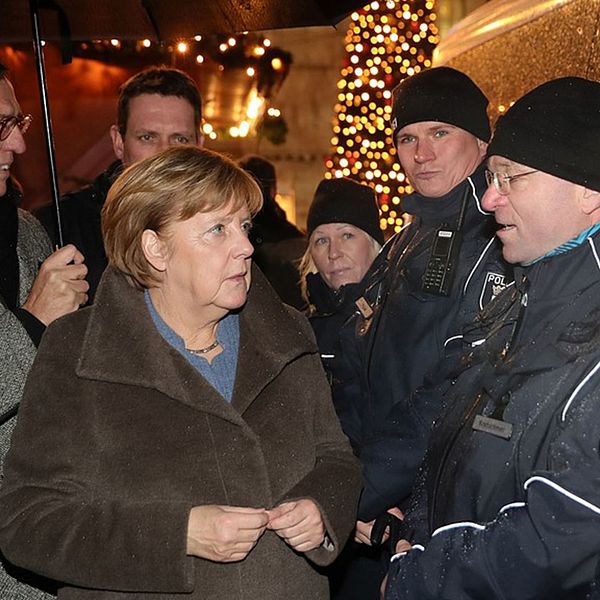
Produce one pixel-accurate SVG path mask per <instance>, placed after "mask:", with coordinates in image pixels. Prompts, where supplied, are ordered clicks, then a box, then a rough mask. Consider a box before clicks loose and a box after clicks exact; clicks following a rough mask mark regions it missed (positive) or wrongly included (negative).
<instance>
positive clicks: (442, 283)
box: [421, 185, 470, 296]
mask: <svg viewBox="0 0 600 600" xmlns="http://www.w3.org/2000/svg"><path fill="white" fill-rule="evenodd" d="M469 191H470V190H469V186H468V185H467V187H466V189H465V193H464V195H463V199H462V205H461V209H460V214H459V216H458V222H457V224H456V227H449V226H448V225H445V224H444V225H442V226H441V227H439V228H438V230H437V231H436V232H435V239H434V240H433V246H432V248H431V256H430V257H429V262H428V263H427V268H426V269H425V273H424V275H423V284H422V286H421V289H422V290H423V291H424V292H427V293H429V294H435V295H437V296H449V295H450V292H451V291H452V284H453V283H454V278H455V277H456V271H457V268H458V258H459V255H460V246H461V244H462V232H461V230H462V226H463V222H464V220H465V211H466V208H467V202H468V199H469Z"/></svg>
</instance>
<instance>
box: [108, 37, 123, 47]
mask: <svg viewBox="0 0 600 600" xmlns="http://www.w3.org/2000/svg"><path fill="white" fill-rule="evenodd" d="M110 43H111V44H112V45H113V46H115V48H118V47H119V46H120V45H121V42H120V41H119V40H117V39H116V38H113V39H112V40H110Z"/></svg>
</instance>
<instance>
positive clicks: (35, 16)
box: [29, 0, 64, 246]
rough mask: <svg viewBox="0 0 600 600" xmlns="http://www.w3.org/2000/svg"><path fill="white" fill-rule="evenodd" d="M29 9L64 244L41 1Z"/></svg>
mask: <svg viewBox="0 0 600 600" xmlns="http://www.w3.org/2000/svg"><path fill="white" fill-rule="evenodd" d="M29 10H30V12H31V29H32V32H33V50H34V54H35V59H36V66H37V75H38V86H39V89H40V98H41V101H42V115H43V122H44V132H45V140H46V151H47V153H48V167H49V172H50V187H51V190H50V191H51V193H52V202H53V203H54V208H55V211H56V231H57V234H58V243H59V244H60V245H61V246H62V245H63V244H64V240H63V233H62V221H61V218H60V205H59V203H60V192H59V190H58V177H57V174H56V154H55V152H54V135H53V132H52V122H51V120H50V104H49V100H48V88H47V86H46V69H45V67H44V51H43V49H42V41H41V36H40V11H39V1H38V0H29Z"/></svg>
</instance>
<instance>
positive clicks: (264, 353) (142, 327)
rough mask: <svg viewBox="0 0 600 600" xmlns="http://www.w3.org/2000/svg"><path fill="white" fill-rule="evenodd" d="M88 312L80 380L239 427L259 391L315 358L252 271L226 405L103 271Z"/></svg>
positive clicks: (113, 275) (139, 301)
mask: <svg viewBox="0 0 600 600" xmlns="http://www.w3.org/2000/svg"><path fill="white" fill-rule="evenodd" d="M85 310H88V311H90V317H89V320H88V324H87V328H86V332H85V338H84V342H83V347H82V353H81V357H80V359H79V363H78V366H77V370H76V372H77V375H78V376H79V377H82V378H85V379H94V380H100V381H109V382H113V383H122V384H126V385H132V386H136V387H141V388H148V389H155V390H158V391H159V392H161V393H163V394H165V395H166V396H168V397H170V398H172V399H174V400H176V401H179V402H183V403H185V404H187V405H189V406H191V407H193V408H195V409H197V410H201V411H204V412H207V413H210V414H213V415H215V416H218V417H220V418H222V419H226V420H228V421H231V422H233V423H236V424H238V425H243V424H244V422H243V420H242V417H241V415H242V413H243V412H244V411H245V410H246V409H247V408H248V406H250V404H251V403H252V402H254V400H255V399H256V398H257V396H258V395H259V394H260V392H261V391H262V390H263V389H264V388H265V387H266V386H267V385H268V384H269V383H270V382H271V381H272V380H273V379H274V378H275V377H277V375H278V374H279V373H280V372H281V371H282V369H283V368H284V367H285V366H286V365H287V364H289V363H290V362H291V361H293V360H294V359H296V358H297V357H299V356H301V355H303V354H307V353H311V354H312V353H316V352H317V346H316V343H315V342H314V339H312V337H311V335H310V326H309V325H308V322H305V320H304V318H303V317H302V316H301V315H299V314H298V315H297V316H296V318H294V317H292V316H291V314H290V312H289V310H290V309H289V308H287V307H286V306H285V305H284V304H282V302H281V301H280V300H279V298H278V297H277V296H276V294H275V292H274V291H273V290H272V288H271V287H270V286H269V284H268V283H267V282H266V280H265V278H264V276H263V275H262V273H261V272H260V271H259V270H258V269H256V268H254V269H253V280H252V285H251V288H250V293H249V295H248V302H247V303H246V305H245V306H244V308H243V309H242V311H241V313H240V348H239V355H238V366H237V373H236V381H235V386H234V392H233V398H232V402H231V404H229V403H228V402H226V401H225V400H224V399H223V398H222V397H221V395H220V394H219V393H218V392H217V391H216V390H215V389H214V388H213V387H212V386H211V385H210V384H209V383H208V382H207V381H206V380H205V379H204V378H203V377H202V376H201V375H200V374H199V373H198V372H197V371H196V369H194V367H192V366H191V365H190V364H189V363H188V362H187V360H185V358H183V357H182V356H181V355H180V354H179V352H177V351H176V350H175V349H174V348H172V347H171V346H170V345H169V344H168V343H167V342H166V341H165V340H164V339H163V338H162V336H161V335H160V333H159V332H158V330H157V329H156V327H155V325H154V322H153V321H152V318H151V316H150V313H149V312H148V309H147V307H146V303H145V300H144V295H143V293H142V292H141V291H140V290H137V289H134V288H133V287H131V286H130V285H129V284H128V283H127V281H126V280H125V278H124V277H123V275H121V274H119V273H118V272H116V271H115V270H113V269H112V268H110V267H109V268H108V269H107V270H106V272H105V274H104V276H103V278H102V281H101V284H100V287H99V288H98V293H97V295H96V300H95V302H94V304H93V305H92V306H91V307H90V308H87V309H85Z"/></svg>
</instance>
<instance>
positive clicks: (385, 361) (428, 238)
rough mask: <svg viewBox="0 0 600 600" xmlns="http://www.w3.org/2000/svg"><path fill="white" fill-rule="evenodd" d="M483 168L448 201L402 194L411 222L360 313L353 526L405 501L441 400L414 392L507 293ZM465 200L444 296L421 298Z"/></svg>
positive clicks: (508, 275) (386, 256) (508, 274)
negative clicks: (439, 238)
mask: <svg viewBox="0 0 600 600" xmlns="http://www.w3.org/2000/svg"><path fill="white" fill-rule="evenodd" d="M485 189H486V183H485V177H484V168H483V166H480V167H479V168H478V169H477V170H476V171H475V172H474V174H473V175H472V176H470V177H468V178H467V179H466V180H465V181H463V182H462V183H460V184H459V185H458V186H457V187H456V188H454V189H453V190H451V191H450V192H449V193H448V194H447V195H446V196H443V197H441V198H425V197H423V196H420V195H418V194H413V195H411V196H408V197H407V198H406V199H405V200H404V203H403V208H404V209H405V210H406V211H408V212H409V213H411V214H412V215H413V216H414V217H415V219H414V221H413V222H412V223H411V224H410V225H408V226H407V227H406V228H405V229H404V230H403V231H402V232H400V233H399V234H398V235H397V236H396V237H395V238H392V240H390V242H388V244H387V245H386V246H385V247H384V252H383V253H382V254H383V258H382V259H380V261H378V264H375V265H374V268H373V269H372V277H371V280H370V282H369V283H368V284H367V285H366V292H365V297H366V299H367V300H368V302H369V304H370V306H371V307H372V309H373V312H374V314H373V316H372V317H370V318H362V316H361V315H360V314H359V315H358V316H357V319H358V321H359V323H355V324H354V325H353V327H354V328H355V329H356V331H357V332H358V338H357V339H358V342H357V343H358V345H359V346H360V352H361V356H362V365H363V367H362V373H361V386H362V390H361V402H362V403H363V404H364V405H365V406H366V408H365V409H364V411H365V414H366V417H365V418H364V419H363V422H362V430H361V437H360V439H359V440H358V442H357V444H356V445H358V446H359V447H360V452H359V457H360V458H361V462H362V463H363V467H364V478H365V488H364V491H363V495H362V498H361V504H360V509H359V518H360V519H361V520H364V521H369V520H371V519H373V518H375V517H376V516H377V515H379V514H380V513H382V512H383V511H385V510H386V509H387V508H389V507H390V506H393V505H395V504H397V503H399V502H400V501H401V500H403V499H404V498H405V497H407V496H408V495H409V493H410V491H411V489H412V486H413V483H414V478H415V476H416V472H417V469H418V467H419V465H420V463H421V461H422V459H423V456H424V454H425V450H426V448H427V440H428V436H429V432H430V429H431V424H432V421H433V419H434V417H435V416H436V415H437V413H438V410H439V408H440V407H439V399H438V398H437V397H435V398H434V402H432V403H431V404H429V405H427V406H425V405H423V406H422V405H420V404H416V405H415V404H414V402H413V400H414V398H411V394H413V393H414V392H415V390H417V389H418V388H420V387H421V386H422V385H423V383H424V381H425V377H426V375H427V373H428V372H431V371H433V370H434V369H436V368H437V365H438V364H439V363H440V361H441V360H442V359H443V358H444V356H445V355H446V354H448V353H449V352H451V351H452V348H453V346H454V345H455V346H457V347H458V348H460V347H462V346H461V344H460V340H461V338H462V331H463V329H464V327H465V326H466V325H467V324H468V323H471V322H472V321H473V319H474V318H475V317H476V315H477V313H478V312H479V311H480V310H481V309H482V308H483V307H484V306H485V305H486V303H487V302H488V301H489V300H490V299H491V298H492V297H493V296H494V295H495V294H497V293H499V291H500V290H501V289H503V287H504V286H506V285H507V284H508V283H509V282H510V281H512V267H510V266H509V265H508V264H507V263H506V262H505V261H504V260H503V258H502V256H501V246H500V243H499V241H498V240H497V238H496V237H495V222H494V220H493V218H491V216H490V215H489V214H488V213H485V212H484V211H483V209H482V208H481V202H480V200H481V197H482V196H483V193H484V192H485ZM465 198H466V211H465V214H464V225H463V227H462V235H463V241H462V245H461V249H460V254H459V258H458V261H457V262H458V267H457V273H456V278H455V280H454V284H453V287H452V289H451V293H450V295H449V296H440V295H434V294H431V293H429V292H424V291H422V279H423V275H424V273H425V269H426V267H427V264H428V261H429V258H430V254H431V247H432V244H433V241H434V238H435V234H436V232H437V230H438V228H439V227H440V226H441V225H442V224H445V225H449V226H455V225H456V224H457V222H458V221H459V214H460V212H461V207H462V205H463V201H464V199H465Z"/></svg>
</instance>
